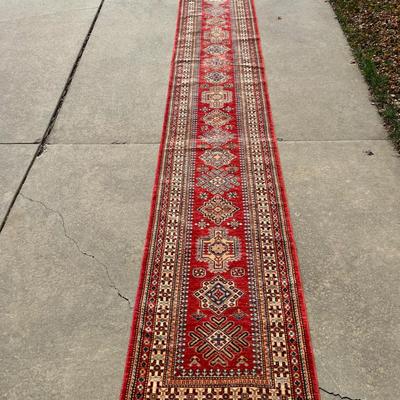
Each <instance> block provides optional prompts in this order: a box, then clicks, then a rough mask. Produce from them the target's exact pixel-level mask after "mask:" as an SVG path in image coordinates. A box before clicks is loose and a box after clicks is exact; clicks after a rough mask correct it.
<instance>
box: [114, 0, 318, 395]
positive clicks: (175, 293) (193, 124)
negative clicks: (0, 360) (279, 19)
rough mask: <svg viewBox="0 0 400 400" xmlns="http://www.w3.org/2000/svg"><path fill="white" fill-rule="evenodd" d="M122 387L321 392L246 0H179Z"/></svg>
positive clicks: (126, 390)
mask: <svg viewBox="0 0 400 400" xmlns="http://www.w3.org/2000/svg"><path fill="white" fill-rule="evenodd" d="M121 399H123V400H127V399H130V400H131V399H132V400H133V399H146V400H246V399H247V400H315V399H319V394H318V385H317V380H316V373H315V368H314V361H313V357H312V349H311V344H310V336H309V331H308V324H307V319H306V311H305V305H304V298H303V294H302V289H301V283H300V275H299V269H298V261H297V256H296V250H295V245H294V240H293V234H292V229H291V225H290V221H289V212H288V208H287V201H286V196H285V191H284V185H283V180H282V172H281V167H280V164H279V156H278V150H277V144H276V138H275V136H274V132H273V125H272V120H271V113H270V105H269V99H268V93H267V87H266V82H265V76H264V65H263V59H262V54H261V48H260V40H259V34H258V28H257V22H256V17H255V10H254V4H253V3H252V0H203V1H202V0H181V2H180V5H179V14H178V21H177V32H176V38H175V47H174V55H173V61H172V67H171V76H170V85H169V94H168V100H167V108H166V114H165V121H164V129H163V135H162V143H161V147H160V154H159V163H158V167H157V177H156V182H155V186H154V193H153V200H152V211H151V217H150V225H149V230H148V235H147V242H146V247H145V254H144V259H143V266H142V274H141V279H140V283H139V288H138V294H137V300H136V307H135V311H134V317H133V325H132V335H131V339H130V345H129V350H128V356H127V362H126V370H125V378H124V384H123V388H122V393H121Z"/></svg>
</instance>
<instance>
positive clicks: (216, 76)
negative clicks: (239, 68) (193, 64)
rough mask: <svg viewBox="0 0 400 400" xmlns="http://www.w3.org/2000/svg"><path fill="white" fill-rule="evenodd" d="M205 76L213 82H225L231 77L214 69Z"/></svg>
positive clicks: (208, 80)
mask: <svg viewBox="0 0 400 400" xmlns="http://www.w3.org/2000/svg"><path fill="white" fill-rule="evenodd" d="M204 78H205V79H206V81H207V82H211V83H225V82H226V81H227V80H228V79H229V76H228V75H226V74H225V73H224V72H220V71H212V72H209V73H208V74H207V75H205V76H204Z"/></svg>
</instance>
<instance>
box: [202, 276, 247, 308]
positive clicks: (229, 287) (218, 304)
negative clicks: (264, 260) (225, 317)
mask: <svg viewBox="0 0 400 400" xmlns="http://www.w3.org/2000/svg"><path fill="white" fill-rule="evenodd" d="M194 295H195V296H196V297H197V298H198V299H199V300H200V304H201V307H202V308H209V309H210V310H212V311H214V312H215V313H216V314H221V313H222V312H223V311H225V310H226V309H227V308H232V307H236V305H237V300H238V299H239V298H240V297H242V295H243V292H242V291H241V290H239V289H238V288H237V287H235V284H234V283H233V282H232V281H227V280H226V279H225V278H223V277H222V276H219V275H217V276H216V277H214V278H213V279H211V281H206V282H203V287H202V288H201V289H199V290H197V291H196V292H194Z"/></svg>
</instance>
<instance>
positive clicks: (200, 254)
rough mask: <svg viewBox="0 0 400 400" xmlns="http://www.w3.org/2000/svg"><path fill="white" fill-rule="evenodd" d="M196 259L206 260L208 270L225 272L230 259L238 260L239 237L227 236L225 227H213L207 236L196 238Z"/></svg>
mask: <svg viewBox="0 0 400 400" xmlns="http://www.w3.org/2000/svg"><path fill="white" fill-rule="evenodd" d="M197 259H198V260H199V261H206V262H208V270H209V271H210V272H213V273H218V272H225V271H227V270H228V267H229V263H230V262H231V261H239V260H240V245H239V238H237V237H235V236H228V234H227V232H226V230H225V229H222V228H213V229H211V230H210V235H209V236H205V237H201V238H199V239H198V241H197Z"/></svg>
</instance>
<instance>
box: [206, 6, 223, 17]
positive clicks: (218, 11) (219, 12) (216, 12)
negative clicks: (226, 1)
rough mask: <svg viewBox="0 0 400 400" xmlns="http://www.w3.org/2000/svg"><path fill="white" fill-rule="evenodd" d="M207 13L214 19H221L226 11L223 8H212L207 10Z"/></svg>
mask: <svg viewBox="0 0 400 400" xmlns="http://www.w3.org/2000/svg"><path fill="white" fill-rule="evenodd" d="M205 11H206V13H207V14H209V15H212V16H213V17H220V16H221V15H224V14H225V10H224V9H223V8H222V7H218V6H217V7H210V8H207V9H206V10H205Z"/></svg>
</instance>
